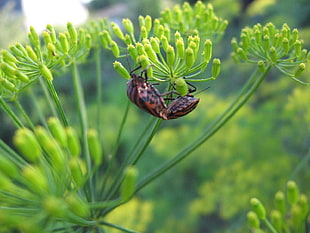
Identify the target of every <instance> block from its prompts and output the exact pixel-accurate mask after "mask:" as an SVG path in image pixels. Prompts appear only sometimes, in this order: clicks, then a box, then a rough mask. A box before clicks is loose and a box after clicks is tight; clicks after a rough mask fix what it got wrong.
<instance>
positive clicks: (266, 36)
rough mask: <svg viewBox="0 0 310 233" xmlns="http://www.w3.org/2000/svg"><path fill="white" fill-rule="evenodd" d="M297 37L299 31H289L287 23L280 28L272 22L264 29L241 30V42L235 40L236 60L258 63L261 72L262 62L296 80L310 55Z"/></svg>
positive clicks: (233, 41) (258, 27)
mask: <svg viewBox="0 0 310 233" xmlns="http://www.w3.org/2000/svg"><path fill="white" fill-rule="evenodd" d="M298 34H299V33H298V30H297V29H290V28H289V26H288V25H287V24H283V26H282V28H281V29H277V28H276V27H275V26H274V25H273V24H272V23H267V24H266V25H265V26H262V25H261V24H256V25H254V26H253V27H252V28H245V29H243V30H242V32H241V35H240V41H239V42H237V39H236V38H233V39H232V41H231V44H232V47H233V50H234V52H233V53H232V56H233V58H234V60H235V61H240V60H241V61H245V62H250V63H258V64H260V65H259V66H260V69H261V70H262V71H264V68H263V66H261V64H262V62H263V63H264V64H265V65H267V64H268V65H272V66H275V67H276V68H278V69H279V70H280V71H281V72H282V73H283V74H285V75H287V76H289V77H293V78H296V77H298V76H300V75H301V73H302V71H303V70H304V69H305V63H306V62H307V60H308V59H309V57H310V53H309V52H308V51H307V50H306V49H303V48H302V46H303V41H302V40H301V39H299V37H298Z"/></svg>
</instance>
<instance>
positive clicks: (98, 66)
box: [95, 48, 102, 141]
mask: <svg viewBox="0 0 310 233" xmlns="http://www.w3.org/2000/svg"><path fill="white" fill-rule="evenodd" d="M100 51H101V50H100V49H99V48H98V49H96V50H95V60H96V80H97V131H98V134H99V139H100V141H101V139H102V130H101V122H102V121H101V115H102V78H101V76H102V74H101V59H100Z"/></svg>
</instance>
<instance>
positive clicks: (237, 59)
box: [230, 52, 240, 64]
mask: <svg viewBox="0 0 310 233" xmlns="http://www.w3.org/2000/svg"><path fill="white" fill-rule="evenodd" d="M230 56H231V57H232V59H233V60H234V62H235V63H237V64H239V63H240V61H239V57H238V56H237V54H236V53H234V52H232V53H231V54H230Z"/></svg>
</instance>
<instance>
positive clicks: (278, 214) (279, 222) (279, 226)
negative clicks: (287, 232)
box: [270, 210, 283, 232]
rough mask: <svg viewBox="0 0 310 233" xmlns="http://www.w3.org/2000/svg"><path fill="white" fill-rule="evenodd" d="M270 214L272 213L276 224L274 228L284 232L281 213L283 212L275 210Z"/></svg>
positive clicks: (272, 221) (273, 221) (272, 218)
mask: <svg viewBox="0 0 310 233" xmlns="http://www.w3.org/2000/svg"><path fill="white" fill-rule="evenodd" d="M270 215H271V223H272V225H273V226H274V228H275V229H276V230H277V231H278V232H282V227H283V217H282V215H281V212H280V211H278V210H273V211H272V212H271V214H270Z"/></svg>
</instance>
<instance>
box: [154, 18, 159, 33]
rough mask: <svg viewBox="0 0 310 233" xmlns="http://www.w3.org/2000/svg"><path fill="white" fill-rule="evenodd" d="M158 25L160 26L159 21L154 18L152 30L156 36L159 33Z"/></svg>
mask: <svg viewBox="0 0 310 233" xmlns="http://www.w3.org/2000/svg"><path fill="white" fill-rule="evenodd" d="M159 27H160V21H159V19H155V20H154V27H153V31H154V35H156V36H158V35H159Z"/></svg>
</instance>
